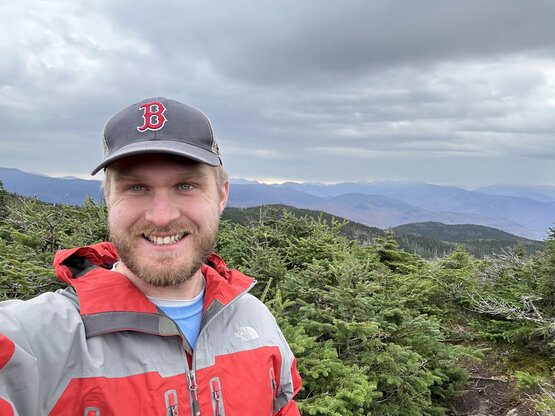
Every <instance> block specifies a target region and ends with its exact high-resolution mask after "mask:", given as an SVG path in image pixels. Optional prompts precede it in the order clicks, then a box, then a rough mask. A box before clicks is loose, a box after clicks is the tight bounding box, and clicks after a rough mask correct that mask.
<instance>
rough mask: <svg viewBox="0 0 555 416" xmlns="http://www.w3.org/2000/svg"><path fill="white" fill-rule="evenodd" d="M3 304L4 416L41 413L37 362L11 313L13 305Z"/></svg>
mask: <svg viewBox="0 0 555 416" xmlns="http://www.w3.org/2000/svg"><path fill="white" fill-rule="evenodd" d="M19 302H20V301H7V302H2V303H1V304H0V415H2V416H4V415H6V416H19V415H33V414H40V411H39V410H38V407H37V406H38V404H37V400H38V396H39V386H38V381H39V374H38V366H37V359H36V357H35V355H34V353H33V349H32V346H31V345H30V343H29V342H28V340H27V338H26V336H25V333H24V331H23V329H22V327H21V325H20V323H19V321H18V320H17V319H16V318H15V317H14V316H13V315H12V314H11V313H10V309H12V308H11V306H12V305H14V304H16V303H19Z"/></svg>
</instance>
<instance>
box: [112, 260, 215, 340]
mask: <svg viewBox="0 0 555 416" xmlns="http://www.w3.org/2000/svg"><path fill="white" fill-rule="evenodd" d="M118 264H119V261H118V262H116V263H115V264H114V265H113V266H112V271H117V265H118ZM205 287H206V283H205V284H204V286H203V288H202V290H201V291H200V293H199V294H198V295H197V296H195V297H194V298H193V299H190V300H172V299H160V298H155V297H152V296H147V297H148V299H149V300H150V301H151V302H152V303H154V304H155V305H156V306H158V307H159V308H160V309H161V310H162V311H164V313H165V314H166V315H168V316H169V317H170V318H172V319H173V320H174V321H175V322H176V323H177V325H178V326H179V328H180V329H181V332H183V334H184V335H185V338H187V341H189V344H190V345H191V347H192V348H195V344H196V343H197V338H198V334H199V333H200V323H201V321H202V308H203V305H204V288H205Z"/></svg>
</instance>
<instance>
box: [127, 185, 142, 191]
mask: <svg viewBox="0 0 555 416" xmlns="http://www.w3.org/2000/svg"><path fill="white" fill-rule="evenodd" d="M143 189H144V186H143V185H131V186H129V190H130V191H133V192H138V191H142V190H143Z"/></svg>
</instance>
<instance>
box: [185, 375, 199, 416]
mask: <svg viewBox="0 0 555 416" xmlns="http://www.w3.org/2000/svg"><path fill="white" fill-rule="evenodd" d="M187 379H188V381H189V394H190V396H191V399H192V405H191V410H192V413H193V415H194V416H200V406H199V403H198V384H197V378H196V375H195V370H189V373H188V374H187Z"/></svg>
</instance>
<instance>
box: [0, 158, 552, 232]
mask: <svg viewBox="0 0 555 416" xmlns="http://www.w3.org/2000/svg"><path fill="white" fill-rule="evenodd" d="M0 181H2V182H3V183H4V187H5V189H6V190H8V191H10V192H14V193H18V194H21V195H26V196H36V197H37V198H38V199H40V200H43V201H46V202H55V203H66V204H73V205H79V204H81V203H82V202H83V200H84V198H85V197H86V196H90V197H91V198H93V199H94V200H95V201H97V202H99V201H100V200H101V198H102V192H101V187H100V185H101V183H100V181H98V180H83V179H76V178H51V177H48V176H43V175H38V174H31V173H26V172H22V171H20V170H17V169H11V168H0ZM503 192H505V193H510V194H511V195H504V194H503ZM269 204H284V205H288V206H293V207H297V208H305V209H311V210H320V211H324V212H328V213H330V214H333V215H337V216H339V217H343V218H347V219H349V220H352V221H356V222H359V223H361V224H365V225H367V226H372V227H378V228H382V229H383V228H388V227H396V226H400V225H403V224H409V223H421V222H440V223H443V224H476V225H483V226H487V227H493V228H497V229H499V230H503V231H505V232H508V233H510V234H514V235H517V236H521V237H525V238H529V239H534V240H543V239H545V238H546V237H547V234H548V230H549V228H550V227H552V226H553V224H554V222H555V187H530V188H526V187H516V186H512V187H511V186H508V185H503V186H501V185H493V186H491V187H484V188H479V189H477V190H474V191H471V190H466V189H462V188H457V187H452V186H440V185H432V184H427V183H422V182H414V181H400V182H388V181H386V182H356V183H354V182H351V183H349V182H346V183H339V184H334V185H325V184H319V183H292V182H290V183H284V184H280V185H275V184H274V185H267V184H261V183H258V182H254V181H246V180H242V179H233V180H232V186H231V187H230V196H229V203H228V206H230V207H243V208H245V207H253V206H258V205H269Z"/></svg>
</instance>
